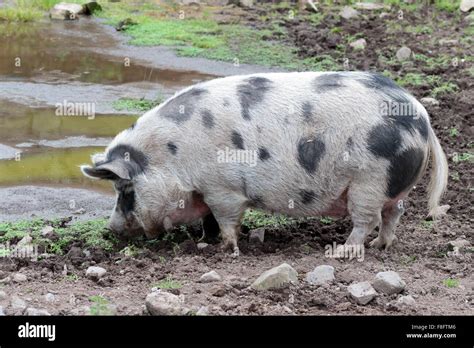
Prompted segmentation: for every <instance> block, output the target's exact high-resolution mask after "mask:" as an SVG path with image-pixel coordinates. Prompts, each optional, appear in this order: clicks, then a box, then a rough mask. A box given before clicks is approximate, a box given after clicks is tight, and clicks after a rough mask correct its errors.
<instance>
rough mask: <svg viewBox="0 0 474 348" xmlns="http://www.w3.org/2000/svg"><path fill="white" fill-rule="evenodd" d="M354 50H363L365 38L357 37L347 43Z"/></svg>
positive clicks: (365, 43)
mask: <svg viewBox="0 0 474 348" xmlns="http://www.w3.org/2000/svg"><path fill="white" fill-rule="evenodd" d="M349 46H351V47H352V48H353V49H355V50H363V49H365V47H366V46H367V41H365V39H359V40H356V41H354V42H351V43H350V44H349Z"/></svg>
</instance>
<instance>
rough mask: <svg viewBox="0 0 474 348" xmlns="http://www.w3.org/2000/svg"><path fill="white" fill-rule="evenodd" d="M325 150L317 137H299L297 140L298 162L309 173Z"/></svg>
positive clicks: (314, 168)
mask: <svg viewBox="0 0 474 348" xmlns="http://www.w3.org/2000/svg"><path fill="white" fill-rule="evenodd" d="M325 151H326V146H325V145H324V143H323V142H322V141H321V140H319V139H314V138H301V139H300V141H299V142H298V162H299V163H300V165H301V166H302V167H303V168H304V169H305V170H306V171H307V172H308V173H310V174H312V173H314V172H315V171H316V169H317V167H318V164H319V161H320V160H321V158H322V157H323V155H324V152H325Z"/></svg>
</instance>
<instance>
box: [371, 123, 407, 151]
mask: <svg viewBox="0 0 474 348" xmlns="http://www.w3.org/2000/svg"><path fill="white" fill-rule="evenodd" d="M367 145H368V148H369V151H370V152H372V153H373V154H374V155H375V156H378V157H384V158H387V159H390V158H391V157H392V156H393V155H394V154H395V153H396V152H397V151H398V149H399V148H400V146H401V145H402V137H401V135H400V130H399V129H398V128H397V127H395V126H394V125H393V124H389V123H383V124H379V125H377V126H375V127H374V128H372V129H371V130H370V132H369V135H368V138H367Z"/></svg>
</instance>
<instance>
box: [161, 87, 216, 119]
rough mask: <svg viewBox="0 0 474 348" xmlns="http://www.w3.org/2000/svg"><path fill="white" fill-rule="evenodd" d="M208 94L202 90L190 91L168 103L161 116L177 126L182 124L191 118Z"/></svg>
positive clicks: (164, 106) (162, 109)
mask: <svg viewBox="0 0 474 348" xmlns="http://www.w3.org/2000/svg"><path fill="white" fill-rule="evenodd" d="M206 93H208V91H207V90H205V89H202V88H193V89H190V90H189V91H187V92H184V93H182V94H180V95H178V96H176V97H174V98H173V99H171V100H169V101H168V102H166V104H164V105H163V107H161V108H160V109H159V114H160V115H162V116H163V117H165V118H167V119H170V120H172V121H173V122H175V123H176V124H182V123H183V122H186V121H187V120H189V119H190V118H191V116H192V114H193V113H194V110H195V106H196V102H197V101H199V99H200V98H201V97H202V95H204V94H206Z"/></svg>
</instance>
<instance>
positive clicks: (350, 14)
mask: <svg viewBox="0 0 474 348" xmlns="http://www.w3.org/2000/svg"><path fill="white" fill-rule="evenodd" d="M339 15H340V16H341V17H342V18H344V19H351V18H355V17H358V16H359V12H358V11H357V10H354V9H353V8H352V7H350V6H344V7H343V8H342V10H341V12H339Z"/></svg>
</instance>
